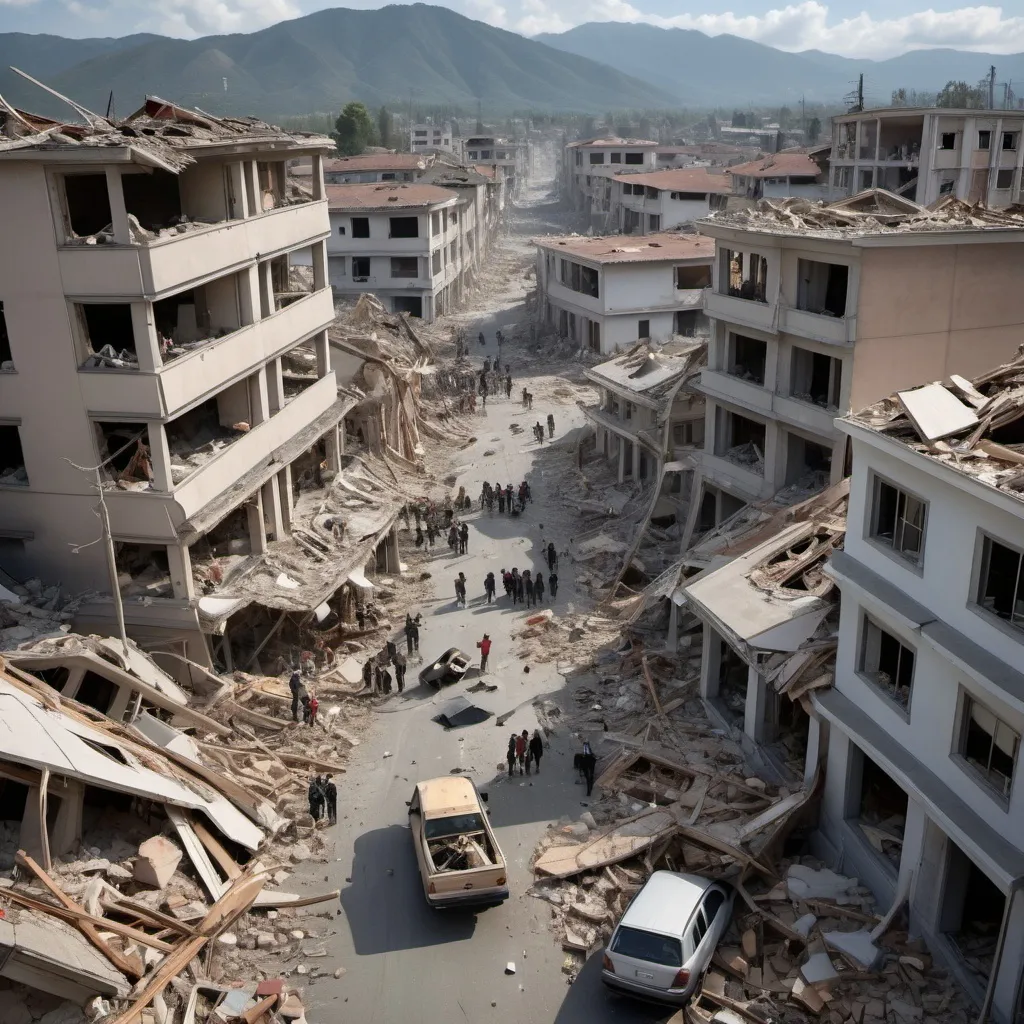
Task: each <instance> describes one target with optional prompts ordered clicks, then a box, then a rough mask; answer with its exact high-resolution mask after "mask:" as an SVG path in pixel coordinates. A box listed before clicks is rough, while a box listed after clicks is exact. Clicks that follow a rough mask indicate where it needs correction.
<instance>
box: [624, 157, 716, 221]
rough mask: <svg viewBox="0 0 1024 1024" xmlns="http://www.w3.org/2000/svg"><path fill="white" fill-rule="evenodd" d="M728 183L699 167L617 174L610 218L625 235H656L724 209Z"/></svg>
mask: <svg viewBox="0 0 1024 1024" xmlns="http://www.w3.org/2000/svg"><path fill="white" fill-rule="evenodd" d="M731 187H732V186H731V182H730V181H729V178H728V176H727V175H725V174H713V173H711V172H709V171H707V170H705V169H704V168H702V167H692V168H680V169H678V170H665V171H650V172H649V173H646V174H616V175H615V177H614V178H613V179H612V196H611V208H610V211H609V212H610V219H611V221H612V223H613V224H614V225H615V226H616V227H617V228H618V230H619V231H621V232H622V233H623V234H624V235H648V234H657V233H658V232H659V231H671V230H672V229H673V228H678V227H682V225H684V224H692V223H693V222H694V221H697V220H702V219H703V218H704V217H707V216H708V214H709V213H711V212H712V211H713V210H724V209H725V204H726V198H727V196H728V195H729V191H730V189H731Z"/></svg>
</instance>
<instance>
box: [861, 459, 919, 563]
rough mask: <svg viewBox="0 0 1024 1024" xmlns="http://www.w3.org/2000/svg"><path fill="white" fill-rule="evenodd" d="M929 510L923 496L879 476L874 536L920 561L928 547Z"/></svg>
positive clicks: (876, 483)
mask: <svg viewBox="0 0 1024 1024" xmlns="http://www.w3.org/2000/svg"><path fill="white" fill-rule="evenodd" d="M927 510H928V506H927V505H926V504H925V503H924V502H923V501H921V500H920V499H919V498H915V497H914V496H913V495H912V494H908V493H907V492H906V491H903V490H901V489H900V488H898V487H894V486H893V485H892V484H889V483H886V482H885V481H884V480H881V479H879V478H878V477H876V478H875V497H874V511H873V513H872V523H871V536H872V538H873V539H874V540H877V541H879V542H880V543H882V544H885V545H886V546H887V547H891V548H892V549H893V551H895V552H896V554H898V555H902V556H903V557H904V558H906V559H907V560H908V561H910V562H913V563H914V564H915V565H917V564H919V563H920V561H921V554H922V552H923V551H924V529H925V517H926V514H927Z"/></svg>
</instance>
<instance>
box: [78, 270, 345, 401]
mask: <svg viewBox="0 0 1024 1024" xmlns="http://www.w3.org/2000/svg"><path fill="white" fill-rule="evenodd" d="M333 319H334V301H333V297H332V295H331V290H330V288H321V289H320V290H319V291H317V292H313V293H311V294H310V295H307V296H305V297H304V298H302V299H299V300H298V301H296V302H292V303H290V304H289V305H287V306H285V307H284V308H283V309H281V310H279V311H278V312H276V313H273V314H271V315H270V316H268V317H265V318H264V319H263V320H259V321H257V322H256V323H254V324H248V325H247V326H245V327H240V328H238V330H235V331H232V332H231V333H230V334H228V335H225V336H224V337H223V338H217V339H216V340H213V341H211V342H210V343H209V344H207V345H204V346H203V347H201V348H196V349H193V350H192V351H191V352H189V353H187V354H186V355H183V356H180V357H179V358H177V359H175V360H174V361H173V362H170V363H168V364H166V365H165V366H163V367H161V369H160V370H158V371H157V372H156V373H143V372H141V371H139V370H102V369H97V370H93V369H88V370H80V371H79V374H78V382H79V388H80V389H81V393H82V398H83V401H84V402H85V407H86V409H87V410H88V411H89V412H90V413H91V414H93V415H97V414H100V413H110V414H113V415H115V416H119V417H120V416H135V417H138V418H139V419H144V420H166V419H172V418H173V417H174V416H176V415H178V413H180V412H181V410H182V409H184V408H185V407H186V406H188V405H191V404H192V403H193V402H195V401H197V400H199V399H201V398H203V397H204V396H205V395H208V394H213V393H215V392H217V391H219V390H221V389H222V388H223V387H224V386H225V385H226V384H228V383H230V382H232V381H234V380H237V379H238V378H240V377H243V376H247V375H248V374H250V373H253V372H254V371H256V370H258V369H259V368H260V367H261V366H262V365H263V364H264V363H266V362H267V361H268V360H271V359H276V358H277V357H278V356H279V355H281V354H282V353H283V352H285V351H287V350H288V349H289V348H291V347H292V346H293V345H295V344H297V343H298V342H301V341H304V340H305V339H306V338H309V337H310V336H311V335H313V334H316V333H317V332H318V331H322V330H324V329H325V328H327V327H328V326H329V325H330V323H331V321H332V320H333Z"/></svg>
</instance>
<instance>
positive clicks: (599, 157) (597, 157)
mask: <svg viewBox="0 0 1024 1024" xmlns="http://www.w3.org/2000/svg"><path fill="white" fill-rule="evenodd" d="M590 162H591V163H592V164H603V163H604V153H591V154H590Z"/></svg>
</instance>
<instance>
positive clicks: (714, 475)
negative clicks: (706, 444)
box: [700, 451, 774, 501]
mask: <svg viewBox="0 0 1024 1024" xmlns="http://www.w3.org/2000/svg"><path fill="white" fill-rule="evenodd" d="M700 464H701V469H702V471H703V474H704V479H705V481H707V482H710V483H712V484H717V485H718V486H723V487H725V488H726V490H728V491H730V492H735V491H739V492H741V493H742V494H743V495H744V496H745V497H746V498H747V499H748V500H749V501H759V500H761V499H762V498H770V497H771V496H772V493H773V492H774V485H773V484H772V482H771V481H770V480H767V479H766V478H765V476H764V474H763V473H757V472H754V471H753V470H751V469H748V468H747V467H746V466H742V465H740V464H739V463H737V462H733V461H732V460H731V459H729V458H727V457H725V456H723V455H712V454H711V453H709V452H707V451H705V452H704V453H703V454H702V455H701V457H700Z"/></svg>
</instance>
